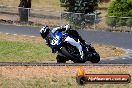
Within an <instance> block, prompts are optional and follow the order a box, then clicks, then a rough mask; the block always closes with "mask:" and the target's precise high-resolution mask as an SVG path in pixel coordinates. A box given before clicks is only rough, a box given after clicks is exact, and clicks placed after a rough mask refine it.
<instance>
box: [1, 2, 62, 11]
mask: <svg viewBox="0 0 132 88" xmlns="http://www.w3.org/2000/svg"><path fill="white" fill-rule="evenodd" d="M19 2H20V0H0V5H4V6H13V7H17V6H18V5H19ZM32 8H33V9H44V10H46V9H47V10H61V8H60V0H32Z"/></svg>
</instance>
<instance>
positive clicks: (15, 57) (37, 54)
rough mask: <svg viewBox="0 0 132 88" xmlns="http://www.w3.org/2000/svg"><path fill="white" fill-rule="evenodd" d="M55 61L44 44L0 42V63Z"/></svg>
mask: <svg viewBox="0 0 132 88" xmlns="http://www.w3.org/2000/svg"><path fill="white" fill-rule="evenodd" d="M45 60H55V55H54V54H52V53H51V51H50V48H49V47H47V46H46V45H45V44H31V43H22V42H12V41H5V40H0V61H17V62H37V61H39V62H40V61H45Z"/></svg>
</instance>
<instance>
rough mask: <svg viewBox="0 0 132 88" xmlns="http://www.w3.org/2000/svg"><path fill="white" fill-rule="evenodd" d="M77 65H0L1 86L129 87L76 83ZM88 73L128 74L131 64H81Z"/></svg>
mask: <svg viewBox="0 0 132 88" xmlns="http://www.w3.org/2000/svg"><path fill="white" fill-rule="evenodd" d="M78 68H79V66H62V67H59V66H40V67H39V66H34V67H32V66H23V67H21V66H20V67H19V66H9V67H7V66H5V67H0V70H1V71H2V73H1V74H0V86H1V87H2V88H9V87H11V88H131V87H132V82H131V83H129V84H121V83H120V84H86V85H84V86H80V85H78V84H77V83H76V79H75V76H76V72H77V69H78ZM81 68H83V69H84V70H85V71H86V73H88V74H95V73H96V74H130V75H132V71H131V70H130V69H132V66H112V65H111V66H83V67H81ZM111 69H112V70H111Z"/></svg>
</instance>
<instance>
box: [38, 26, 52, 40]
mask: <svg viewBox="0 0 132 88" xmlns="http://www.w3.org/2000/svg"><path fill="white" fill-rule="evenodd" d="M49 32H50V29H49V27H48V26H47V25H45V26H43V27H42V28H41V30H40V34H41V36H42V38H46V37H47V35H48V34H49Z"/></svg>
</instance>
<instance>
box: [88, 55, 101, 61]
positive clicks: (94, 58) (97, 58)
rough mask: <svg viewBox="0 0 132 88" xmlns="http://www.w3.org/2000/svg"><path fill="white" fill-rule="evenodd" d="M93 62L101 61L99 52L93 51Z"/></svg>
mask: <svg viewBox="0 0 132 88" xmlns="http://www.w3.org/2000/svg"><path fill="white" fill-rule="evenodd" d="M90 61H91V62H92V63H98V62H99V61H100V56H99V54H98V53H93V56H92V58H91V60H90Z"/></svg>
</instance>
